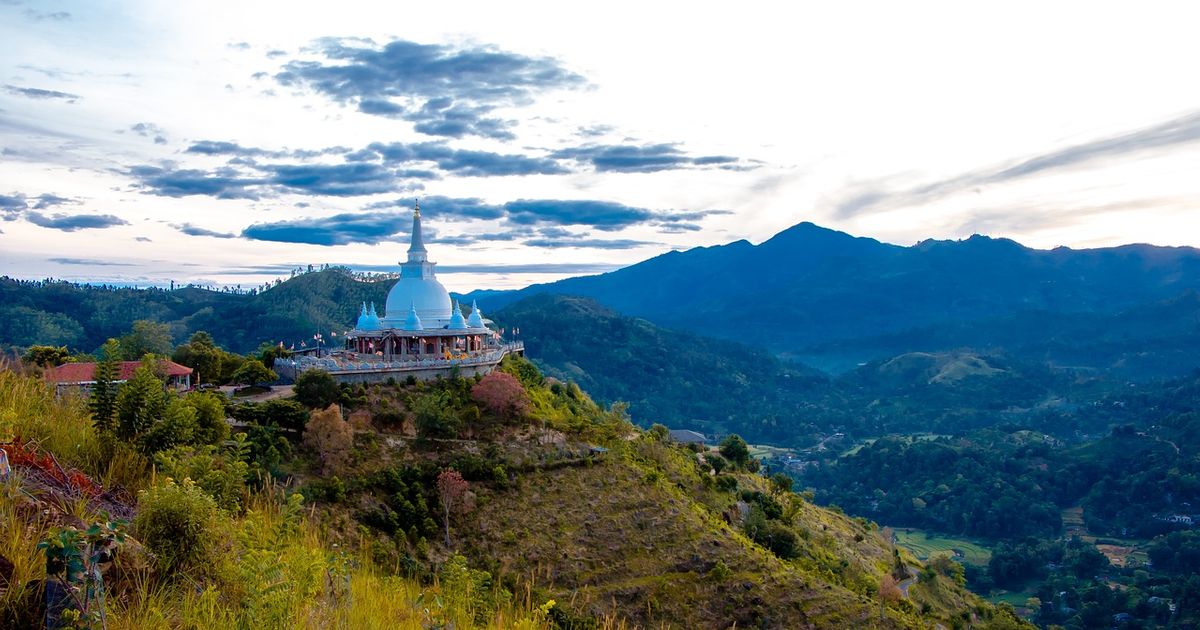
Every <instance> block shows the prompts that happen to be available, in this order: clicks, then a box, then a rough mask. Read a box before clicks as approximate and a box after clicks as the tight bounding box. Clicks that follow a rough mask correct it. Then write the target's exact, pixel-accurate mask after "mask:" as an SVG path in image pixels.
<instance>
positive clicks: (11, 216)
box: [0, 193, 29, 221]
mask: <svg viewBox="0 0 1200 630" xmlns="http://www.w3.org/2000/svg"><path fill="white" fill-rule="evenodd" d="M28 207H29V203H28V202H26V201H25V195H22V194H19V193H12V194H10V195H0V217H3V218H4V220H5V221H12V220H15V219H16V218H17V217H19V216H21V212H23V211H24V210H25V209H26V208H28Z"/></svg>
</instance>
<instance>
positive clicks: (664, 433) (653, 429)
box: [650, 422, 671, 442]
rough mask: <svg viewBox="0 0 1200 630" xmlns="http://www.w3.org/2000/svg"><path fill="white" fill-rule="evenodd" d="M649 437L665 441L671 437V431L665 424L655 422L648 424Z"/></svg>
mask: <svg viewBox="0 0 1200 630" xmlns="http://www.w3.org/2000/svg"><path fill="white" fill-rule="evenodd" d="M650 437H652V438H654V439H655V440H656V441H658V442H666V441H667V440H668V439H669V438H670V437H671V431H670V429H668V428H667V427H666V425H662V424H659V423H657V422H655V423H654V424H652V425H650Z"/></svg>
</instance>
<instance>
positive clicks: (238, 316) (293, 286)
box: [0, 269, 391, 352]
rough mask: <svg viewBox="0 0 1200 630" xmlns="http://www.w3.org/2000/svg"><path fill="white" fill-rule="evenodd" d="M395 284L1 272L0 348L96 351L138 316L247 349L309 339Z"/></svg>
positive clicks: (324, 278) (331, 275)
mask: <svg viewBox="0 0 1200 630" xmlns="http://www.w3.org/2000/svg"><path fill="white" fill-rule="evenodd" d="M390 287H391V283H390V282H382V281H381V282H362V281H359V280H356V279H355V278H353V277H351V276H350V275H349V274H347V273H345V272H343V271H342V270H337V269H330V270H325V271H319V272H311V273H305V274H300V275H298V276H296V277H294V278H291V279H289V280H288V281H286V282H282V283H280V284H278V285H276V286H273V287H271V288H270V289H267V290H264V291H257V290H256V291H254V292H252V293H227V292H221V291H209V290H206V289H199V288H194V287H185V288H180V289H175V290H173V291H168V290H164V289H153V288H151V289H130V288H111V287H101V286H90V285H78V284H72V283H67V282H55V281H47V282H28V281H18V280H13V279H11V278H8V277H3V278H0V305H2V306H0V348H2V347H9V346H16V347H24V346H30V345H35V344H52V345H66V346H69V347H70V348H72V349H73V350H80V351H83V352H91V351H93V350H95V349H96V348H98V347H99V346H100V345H102V344H103V343H104V342H105V340H107V339H108V338H110V337H117V336H119V335H121V334H122V333H124V332H125V331H127V330H129V328H130V326H131V325H132V323H133V322H134V321H135V320H139V319H149V320H154V321H158V322H163V323H166V324H170V326H171V331H172V334H173V336H174V337H175V340H176V341H177V342H179V341H183V340H185V339H187V337H189V336H190V335H191V334H192V333H194V332H196V331H198V330H204V331H208V332H209V333H210V334H212V335H213V338H214V339H215V340H216V341H217V343H218V344H220V345H221V346H223V347H225V348H228V349H231V350H233V351H235V352H249V351H251V350H253V349H254V348H256V347H258V345H259V344H261V343H263V342H273V341H280V340H288V341H289V342H298V341H301V340H307V339H311V338H312V336H313V334H315V333H317V332H322V331H323V332H324V333H325V334H326V335H328V333H329V332H331V331H337V332H339V333H340V332H341V331H342V330H344V329H345V328H346V327H347V326H349V325H351V324H353V322H354V318H355V317H356V316H357V315H358V306H359V304H361V303H362V302H364V301H366V302H371V301H374V302H376V303H378V304H382V303H383V301H384V300H385V298H386V297H387V291H388V289H389V288H390Z"/></svg>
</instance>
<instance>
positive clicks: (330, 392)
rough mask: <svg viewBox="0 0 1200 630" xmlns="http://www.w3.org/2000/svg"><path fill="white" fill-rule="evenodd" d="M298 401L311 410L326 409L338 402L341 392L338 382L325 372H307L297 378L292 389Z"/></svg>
mask: <svg viewBox="0 0 1200 630" xmlns="http://www.w3.org/2000/svg"><path fill="white" fill-rule="evenodd" d="M292 391H293V392H295V394H296V400H298V401H300V404H302V405H304V406H305V407H308V408H309V409H324V408H326V407H328V406H329V405H332V404H333V403H335V402H337V401H338V397H339V396H340V395H341V390H339V389H338V384H337V381H335V380H333V377H332V376H330V375H329V372H326V371H324V370H305V371H303V372H301V373H300V376H297V377H296V385H295V386H294V387H293V388H292Z"/></svg>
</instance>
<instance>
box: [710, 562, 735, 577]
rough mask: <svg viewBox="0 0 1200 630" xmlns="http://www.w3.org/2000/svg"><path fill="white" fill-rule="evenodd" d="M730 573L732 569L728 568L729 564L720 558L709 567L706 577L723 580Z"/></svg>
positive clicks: (730, 574)
mask: <svg viewBox="0 0 1200 630" xmlns="http://www.w3.org/2000/svg"><path fill="white" fill-rule="evenodd" d="M732 575H733V570H732V569H730V568H729V565H727V564H725V563H724V562H722V561H721V560H717V563H716V564H714V565H713V568H711V569H709V571H708V578H709V579H710V580H712V581H714V582H724V581H725V580H728V579H729V577H730V576H732Z"/></svg>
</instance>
